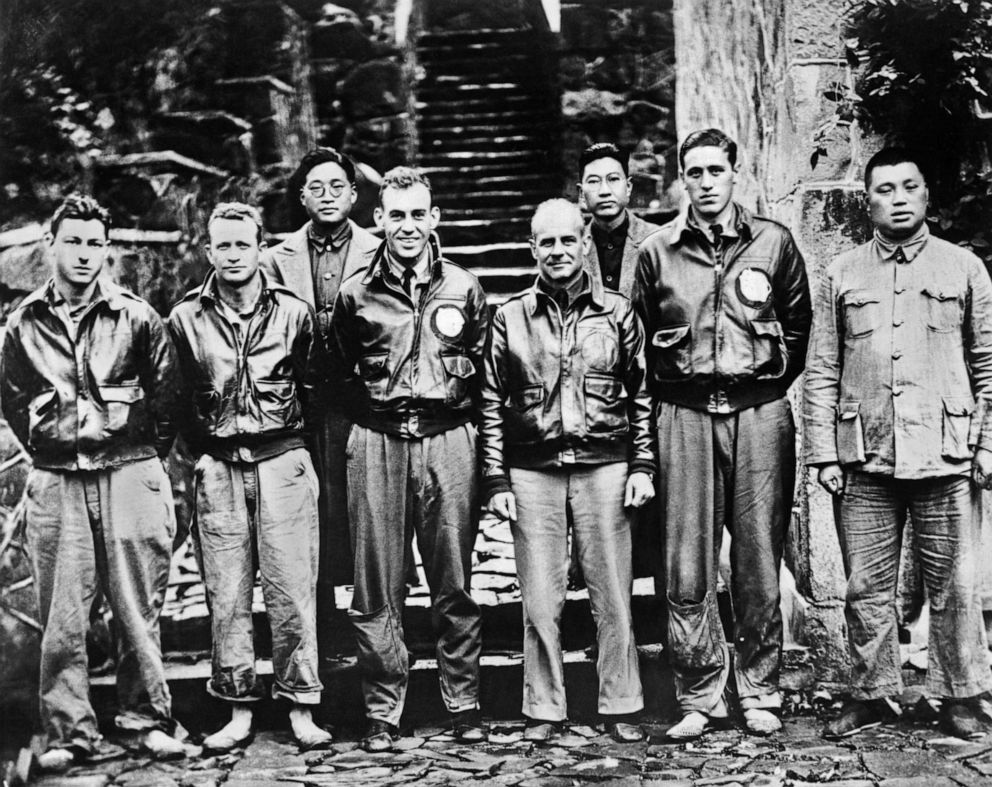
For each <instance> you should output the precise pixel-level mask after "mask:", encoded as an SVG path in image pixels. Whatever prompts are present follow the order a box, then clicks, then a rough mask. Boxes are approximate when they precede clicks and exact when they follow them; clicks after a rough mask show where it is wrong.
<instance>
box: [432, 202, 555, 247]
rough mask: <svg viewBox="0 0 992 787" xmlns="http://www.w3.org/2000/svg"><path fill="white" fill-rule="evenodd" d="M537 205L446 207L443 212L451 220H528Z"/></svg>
mask: <svg viewBox="0 0 992 787" xmlns="http://www.w3.org/2000/svg"><path fill="white" fill-rule="evenodd" d="M537 205H538V203H536V202H535V203H534V204H532V205H510V206H507V207H502V208H500V209H499V210H498V211H494V210H491V209H484V208H446V209H445V210H444V211H443V213H444V215H445V216H447V217H448V219H449V220H451V221H461V220H463V219H482V220H483V221H495V220H497V219H525V220H527V221H530V218H531V216H533V215H534V209H535V208H536V207H537ZM515 240H520V238H515Z"/></svg>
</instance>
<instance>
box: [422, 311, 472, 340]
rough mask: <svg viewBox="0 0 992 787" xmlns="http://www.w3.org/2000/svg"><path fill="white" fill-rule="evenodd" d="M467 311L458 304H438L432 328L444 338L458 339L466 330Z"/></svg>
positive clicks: (432, 318)
mask: <svg viewBox="0 0 992 787" xmlns="http://www.w3.org/2000/svg"><path fill="white" fill-rule="evenodd" d="M466 321H467V320H466V317H465V312H463V311H462V310H461V309H459V308H458V307H457V306H438V307H437V309H435V310H434V315H433V316H432V317H431V328H432V329H433V330H434V333H435V334H437V335H438V336H439V337H441V338H442V339H448V340H451V339H457V338H459V337H460V336H461V335H462V332H463V331H464V330H465V323H466Z"/></svg>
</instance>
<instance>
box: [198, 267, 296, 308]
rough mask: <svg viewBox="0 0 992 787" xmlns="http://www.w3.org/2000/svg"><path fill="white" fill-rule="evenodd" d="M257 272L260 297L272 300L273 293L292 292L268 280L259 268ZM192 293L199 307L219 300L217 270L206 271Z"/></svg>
mask: <svg viewBox="0 0 992 787" xmlns="http://www.w3.org/2000/svg"><path fill="white" fill-rule="evenodd" d="M258 273H259V275H260V276H261V277H262V293H261V295H260V296H259V297H260V298H264V299H267V300H272V298H273V296H274V294H275V293H277V292H281V293H284V294H287V295H292V294H293V293H292V291H291V290H288V289H286V288H285V287H283V286H282V285H281V284H279V283H278V282H274V281H269V278H268V276H266V275H265V271H264V270H262V269H261V268H259V269H258ZM193 294H194V297H195V298H196V300H197V302H198V305H199V307H200V309H203V307H204V306H205V305H206V304H214V303H215V302H216V301H218V300H220V295H218V294H217V271H215V270H213V269H212V268H211V269H210V270H209V271H207V276H206V278H205V279H204V280H203V284H201V285H200V287H199V288H198V289H196V290H194V291H193Z"/></svg>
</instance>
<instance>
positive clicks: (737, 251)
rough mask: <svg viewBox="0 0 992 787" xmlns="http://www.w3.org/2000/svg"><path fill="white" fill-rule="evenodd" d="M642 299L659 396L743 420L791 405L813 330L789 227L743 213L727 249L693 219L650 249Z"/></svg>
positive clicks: (666, 231) (664, 232) (726, 236)
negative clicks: (767, 407) (758, 410)
mask: <svg viewBox="0 0 992 787" xmlns="http://www.w3.org/2000/svg"><path fill="white" fill-rule="evenodd" d="M634 301H635V305H636V307H637V311H638V314H639V315H640V317H641V320H642V321H643V323H644V330H645V337H646V344H647V358H648V371H649V377H648V387H649V388H650V390H651V393H652V395H653V397H654V398H655V399H657V400H660V401H664V402H671V403H674V404H679V405H682V406H684V407H689V408H692V409H696V410H707V411H710V412H724V413H729V412H736V411H738V410H741V409H745V408H748V407H754V406H756V405H759V404H762V403H764V402H770V401H773V400H775V399H779V398H781V397H783V396H784V395H785V393H786V391H787V390H788V388H789V386H790V385H791V384H792V382H793V381H794V380H795V379H796V377H798V376H799V373H800V372H801V371H802V370H803V365H804V362H805V357H806V345H807V342H808V341H809V331H810V324H811V322H812V305H811V300H810V293H809V284H808V282H807V278H806V267H805V264H804V262H803V258H802V255H801V254H800V253H799V250H798V249H797V248H796V244H795V242H794V241H793V239H792V235H791V234H790V232H789V231H788V229H786V228H785V227H784V226H783V225H781V224H779V223H778V222H775V221H772V220H770V219H765V218H762V217H760V216H755V215H753V214H751V213H750V212H749V211H748V210H746V209H744V208H743V207H741V206H740V205H735V221H734V222H733V226H732V227H728V228H725V229H724V231H723V234H722V236H721V239H720V242H719V243H714V241H713V240H712V239H711V238H709V237H707V236H706V235H705V234H704V232H703V230H702V229H700V228H699V227H697V226H695V225H694V224H693V223H692V222H691V221H689V220H688V213H687V212H683V213H682V214H681V215H679V216H678V217H677V218H676V219H674V220H673V221H671V222H669V223H668V224H666V225H665V226H664V227H662V228H661V229H660V230H659V231H658V232H656V233H655V234H654V235H652V236H651V237H650V238H649V239H648V240H647V241H645V242H644V244H643V245H642V246H641V250H640V255H639V259H638V265H637V274H636V281H635V288H634Z"/></svg>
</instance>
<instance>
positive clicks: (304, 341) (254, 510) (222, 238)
mask: <svg viewBox="0 0 992 787" xmlns="http://www.w3.org/2000/svg"><path fill="white" fill-rule="evenodd" d="M207 230H208V232H209V235H210V246H209V249H208V254H209V256H210V262H211V264H212V266H213V269H212V270H211V272H210V273H209V274H208V275H207V278H206V280H205V281H204V282H203V284H202V286H200V287H198V288H197V289H195V290H192V291H191V292H190V293H189V294H188V295H187V296H186V297H185V298H184V299H183V300H182V301H180V303H179V304H178V305H176V307H175V308H174V309H173V310H172V314H170V315H169V330H170V332H171V333H172V336H173V339H174V341H175V344H176V351H177V353H178V355H179V362H180V365H181V367H182V371H183V383H184V385H183V391H182V398H181V402H182V405H183V407H182V412H181V416H180V419H179V421H178V424H179V426H180V427H181V429H182V434H183V438H184V439H185V441H186V443H187V445H188V447H189V449H190V451H191V452H192V453H193V454H194V455H195V456H198V457H199V458H198V459H197V462H196V467H195V481H196V537H197V542H198V546H199V550H200V556H201V563H202V566H203V581H204V584H205V586H206V591H207V598H208V600H209V602H210V613H211V634H212V640H213V674H212V676H211V678H210V680H209V681H208V683H207V691H208V692H209V693H210V694H212V695H213V696H215V697H217V698H219V699H221V700H224V701H226V702H228V703H229V704H230V705H231V721H230V723H228V724H227V725H226V726H225V727H223V728H222V729H221V730H219V731H218V732H215V733H214V734H212V735H209V736H208V737H207V738H206V739H205V740H204V742H203V745H204V748H206V749H208V750H210V751H215V752H223V751H229V750H230V749H233V748H235V747H237V746H241V745H243V744H244V743H245V742H246V741H247V740H248V738H249V737H250V736H251V734H252V709H251V708H252V703H254V702H256V701H258V700H259V699H260V698H261V696H262V689H263V686H262V682H261V680H260V679H259V677H258V675H257V674H256V672H255V652H254V647H253V642H252V617H251V616H252V588H253V586H254V579H255V571H256V562H257V568H258V571H259V573H260V575H261V582H262V596H263V598H264V600H265V611H266V614H267V615H268V617H269V622H270V624H271V629H272V667H273V672H274V683H273V687H272V693H273V696H275V697H277V698H281V699H286V700H288V701H289V702H290V703H292V709H291V711H290V723H291V725H292V729H293V735H294V737H295V738H296V740H297V742H298V743H299V744H300V747H301V748H303V749H308V748H313V747H315V746H318V745H321V744H325V743H328V742H330V739H331V736H330V735H329V734H328V733H327V732H325V731H324V730H322V729H320V728H319V727H317V726H316V725H315V724H314V723H313V720H312V717H311V709H312V708H313V706H315V705H317V704H319V703H320V692H321V689H322V686H321V683H320V679H319V677H318V675H317V634H316V609H315V608H316V599H315V593H316V582H317V558H318V552H317V549H318V547H317V495H318V484H317V475H316V473H315V472H314V468H313V463H312V462H311V458H310V451H309V450H308V443H309V442H310V441H309V440H308V434H307V433H308V431H312V430H313V427H314V425H315V424H316V423H318V415H317V407H318V405H319V401H318V399H319V395H320V394H321V393H322V392H321V391H320V388H321V387H322V382H323V378H324V376H325V375H326V373H327V368H326V359H325V358H324V354H323V342H322V340H321V338H320V335H319V333H318V331H317V326H316V320H315V317H314V314H313V310H312V309H311V308H310V307H309V306H308V305H307V304H306V303H304V302H303V301H302V300H300V299H299V298H297V297H296V296H295V295H293V294H292V293H290V292H289V290H287V289H285V288H283V287H282V286H280V285H279V284H276V283H275V282H272V281H270V280H269V279H268V278H267V277H266V276H265V275H264V274H263V273H262V272H261V270H260V269H259V262H258V256H259V251H260V243H261V235H262V222H261V217H260V216H259V214H258V211H257V210H256V209H255V208H252V207H250V206H248V205H243V204H241V203H222V204H220V205H218V206H217V207H216V208H214V211H213V213H212V214H211V216H210V219H209V221H208V223H207Z"/></svg>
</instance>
